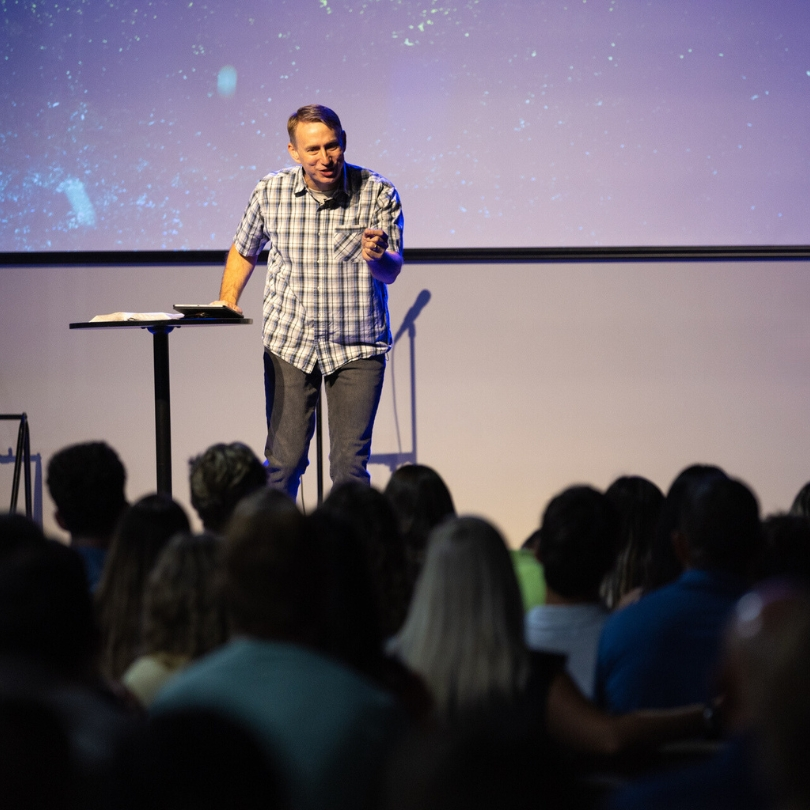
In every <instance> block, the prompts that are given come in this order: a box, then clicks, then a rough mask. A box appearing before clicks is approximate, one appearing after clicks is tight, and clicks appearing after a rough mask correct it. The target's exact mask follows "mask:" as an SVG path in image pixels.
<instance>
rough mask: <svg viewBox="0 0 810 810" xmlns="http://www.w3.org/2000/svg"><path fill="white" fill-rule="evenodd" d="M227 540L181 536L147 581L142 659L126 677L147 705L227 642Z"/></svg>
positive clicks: (145, 705) (163, 553)
mask: <svg viewBox="0 0 810 810" xmlns="http://www.w3.org/2000/svg"><path fill="white" fill-rule="evenodd" d="M221 546H222V541H221V539H220V538H219V537H217V536H215V535H213V534H201V535H191V534H181V535H177V536H175V537H174V539H173V540H171V542H170V543H169V544H168V545H167V546H166V547H165V548H164V549H163V551H162V552H161V553H160V556H159V557H158V559H157V562H156V563H155V566H154V569H153V570H152V572H151V574H150V575H149V578H148V580H147V582H146V586H145V593H144V597H143V630H142V635H141V643H140V648H141V655H140V656H139V657H138V658H136V659H135V660H134V661H133V662H132V663H131V664H130V666H129V667H128V668H127V670H126V671H125V672H124V673H123V677H122V678H121V680H122V682H123V684H124V686H126V687H127V689H129V690H130V692H132V694H133V695H135V697H136V698H137V699H138V701H139V702H140V703H141V705H142V706H144V707H147V708H148V707H149V706H151V705H152V702H153V701H154V699H155V695H156V694H157V693H158V692H159V691H160V689H161V688H162V687H163V686H164V684H166V683H167V682H168V681H169V680H170V679H171V678H172V677H173V676H174V675H175V673H177V672H179V671H180V670H181V669H183V668H184V667H185V666H186V665H187V664H188V663H189V662H190V661H194V660H196V659H197V658H200V657H201V656H203V655H205V653H208V652H210V651H211V650H215V649H216V648H217V647H219V646H221V645H222V644H224V643H225V641H226V640H227V638H228V633H229V627H228V621H227V617H226V615H225V610H224V607H223V604H222V599H221V597H220V593H219V588H218V585H219V582H218V576H219V569H220V560H221V556H222V548H221Z"/></svg>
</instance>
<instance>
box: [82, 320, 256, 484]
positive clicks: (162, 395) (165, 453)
mask: <svg viewBox="0 0 810 810" xmlns="http://www.w3.org/2000/svg"><path fill="white" fill-rule="evenodd" d="M252 323H253V321H252V319H250V318H177V319H174V320H150V321H84V322H81V323H72V324H70V328H71V329H146V330H147V331H148V332H149V333H150V334H151V335H152V347H153V356H154V369H155V461H156V468H157V469H156V477H157V491H158V492H160V493H165V494H166V495H171V494H172V424H171V401H170V392H169V334H170V333H171V332H172V331H173V330H174V329H182V328H184V327H187V326H240V325H241V326H248V325H250V324H252Z"/></svg>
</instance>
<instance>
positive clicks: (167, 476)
mask: <svg viewBox="0 0 810 810" xmlns="http://www.w3.org/2000/svg"><path fill="white" fill-rule="evenodd" d="M149 331H150V332H151V333H152V335H153V340H154V361H155V459H156V464H157V491H158V492H160V493H165V494H166V495H171V494H172V416H171V404H170V400H169V332H171V327H168V328H167V327H155V328H150V329H149Z"/></svg>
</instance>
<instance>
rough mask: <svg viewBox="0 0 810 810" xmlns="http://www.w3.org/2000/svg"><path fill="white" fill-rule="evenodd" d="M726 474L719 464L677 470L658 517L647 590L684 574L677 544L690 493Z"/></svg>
mask: <svg viewBox="0 0 810 810" xmlns="http://www.w3.org/2000/svg"><path fill="white" fill-rule="evenodd" d="M726 477H727V476H726V473H725V472H724V471H723V470H721V469H720V467H716V466H714V465H711V464H692V465H690V466H689V467H686V468H685V469H684V470H681V472H680V473H678V475H677V476H676V478H675V480H674V481H673V482H672V484H671V485H670V487H669V491H668V492H667V496H666V498H665V500H664V505H663V507H662V509H661V514H660V515H659V518H658V526H657V527H656V531H655V539H654V540H653V545H652V551H651V553H650V566H649V569H648V571H647V577H646V580H645V582H644V588H645V590H648V591H649V590H654V589H655V588H660V587H661V586H662V585H666V584H667V583H669V582H672V581H673V580H675V579H677V578H678V577H679V576H680V575H681V574H682V573H683V563H682V562H681V560H680V559H679V558H678V555H677V554H676V553H675V543H676V542H677V540H678V538H679V537H682V535H683V516H684V514H685V512H686V511H687V510H688V508H689V502H690V499H691V493H692V492H693V491H694V489H695V487H697V486H698V485H700V483H701V482H703V481H705V480H711V479H714V478H726Z"/></svg>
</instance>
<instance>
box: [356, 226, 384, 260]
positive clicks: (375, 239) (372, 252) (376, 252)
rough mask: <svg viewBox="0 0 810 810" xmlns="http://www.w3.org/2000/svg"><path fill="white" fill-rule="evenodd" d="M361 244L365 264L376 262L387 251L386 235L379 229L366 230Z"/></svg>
mask: <svg viewBox="0 0 810 810" xmlns="http://www.w3.org/2000/svg"><path fill="white" fill-rule="evenodd" d="M362 244H363V258H364V259H365V260H366V261H367V262H378V261H379V260H380V259H382V258H383V257H384V256H385V251H386V250H388V234H387V233H386V232H385V231H382V230H380V229H379V228H366V229H365V230H364V231H363V242H362Z"/></svg>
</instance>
